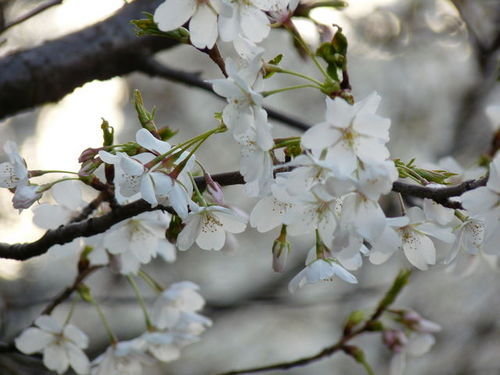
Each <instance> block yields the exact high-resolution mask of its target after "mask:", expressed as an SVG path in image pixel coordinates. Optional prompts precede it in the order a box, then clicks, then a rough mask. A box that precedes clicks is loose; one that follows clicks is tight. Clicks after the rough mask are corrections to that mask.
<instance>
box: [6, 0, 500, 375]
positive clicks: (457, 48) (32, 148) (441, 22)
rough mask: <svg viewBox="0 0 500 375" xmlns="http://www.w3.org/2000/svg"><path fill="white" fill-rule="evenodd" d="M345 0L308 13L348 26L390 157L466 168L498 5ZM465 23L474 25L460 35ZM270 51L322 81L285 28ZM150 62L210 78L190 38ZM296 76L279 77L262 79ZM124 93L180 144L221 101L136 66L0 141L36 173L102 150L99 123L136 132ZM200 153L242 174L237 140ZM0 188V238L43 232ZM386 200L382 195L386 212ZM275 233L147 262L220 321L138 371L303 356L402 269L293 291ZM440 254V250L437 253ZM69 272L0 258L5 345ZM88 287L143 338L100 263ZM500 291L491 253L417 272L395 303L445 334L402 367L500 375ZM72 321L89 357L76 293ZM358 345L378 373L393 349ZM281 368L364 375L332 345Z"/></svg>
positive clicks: (312, 103) (279, 81)
mask: <svg viewBox="0 0 500 375" xmlns="http://www.w3.org/2000/svg"><path fill="white" fill-rule="evenodd" d="M137 1H140V0H137ZM38 3H39V2H37V1H27V0H10V1H3V2H2V3H1V7H2V8H1V9H2V10H3V12H4V15H5V17H6V18H7V19H15V18H16V17H17V16H19V15H21V14H23V13H25V12H26V11H28V10H29V9H32V8H33V7H34V6H35V5H37V4H38ZM348 3H349V5H348V7H346V8H345V9H343V10H335V9H327V8H318V9H316V10H315V11H314V12H313V13H312V17H313V18H314V19H315V20H316V21H317V22H319V23H323V24H325V25H331V24H338V25H340V26H341V27H342V28H343V30H344V33H345V34H346V36H347V38H348V40H349V54H348V59H349V63H348V68H349V72H350V79H351V84H352V87H353V94H354V96H355V98H357V99H362V98H364V97H365V96H367V95H368V94H370V93H371V92H372V91H377V92H378V93H379V94H380V95H381V96H382V104H381V108H380V110H379V112H380V113H381V114H382V115H384V116H386V117H389V118H391V120H392V126H391V142H390V148H391V152H392V157H395V158H396V157H397V158H401V159H403V160H405V161H407V160H409V159H410V158H412V157H416V158H417V162H418V163H420V164H421V165H431V164H430V163H436V162H437V161H438V160H439V159H440V158H441V157H443V156H445V155H453V156H455V157H456V158H457V159H458V160H459V161H460V162H461V163H463V165H464V166H466V167H468V166H472V165H473V164H474V163H475V162H476V161H477V159H478V157H479V156H480V155H481V154H482V153H485V152H486V151H487V150H488V149H489V144H490V141H491V137H492V134H493V127H492V125H494V124H491V122H490V120H489V119H488V118H487V116H486V114H485V108H486V107H488V106H489V105H493V104H497V105H500V87H499V85H498V82H496V81H495V76H494V73H492V71H493V70H494V67H495V66H497V65H498V51H492V52H490V53H488V54H486V55H485V54H484V53H483V52H481V51H480V50H479V49H478V47H477V40H480V41H482V42H483V43H485V44H489V43H492V42H493V40H494V38H495V37H496V38H498V35H499V34H500V30H499V29H500V3H499V2H498V0H468V1H466V0H456V1H454V2H453V1H451V0H404V1H403V0H371V1H368V0H350V1H348ZM454 3H455V5H454ZM123 5H124V2H123V0H65V1H64V2H63V3H62V4H61V5H59V6H56V7H53V8H51V9H49V10H47V11H46V12H44V13H43V14H41V15H39V16H37V17H35V18H33V19H31V20H29V21H27V22H25V23H23V24H21V25H19V26H16V27H14V28H12V29H10V30H8V31H7V32H6V33H4V34H2V35H1V36H0V37H1V38H3V39H5V40H6V42H5V43H3V44H2V45H1V46H0V55H1V56H4V55H6V54H8V53H9V52H11V51H14V50H16V49H19V48H29V47H31V46H36V45H39V44H40V43H41V42H43V41H44V40H49V39H55V38H57V37H59V36H62V35H65V34H67V33H69V32H72V31H75V30H79V29H81V28H84V27H86V26H88V25H91V24H93V23H95V22H97V21H99V20H102V19H105V18H106V17H108V16H109V15H111V14H112V13H113V12H115V11H116V10H118V9H119V8H120V7H122V6H123ZM457 6H458V8H457ZM457 9H460V10H461V12H462V14H460V13H459V11H458V10H457ZM464 19H465V20H466V21H467V24H468V25H469V26H470V27H471V28H472V29H473V30H474V35H472V34H471V33H470V32H468V31H467V25H466V24H465V23H464ZM297 27H298V28H299V29H300V30H301V32H302V33H303V35H304V37H305V38H306V39H307V40H308V41H310V42H311V43H312V44H313V45H314V44H315V43H316V44H317V43H318V39H319V36H318V35H317V34H316V33H315V31H314V24H313V23H312V22H310V21H308V20H305V19H302V20H300V19H298V20H297ZM265 47H266V49H267V50H268V54H267V55H266V56H265V57H267V58H271V57H274V56H275V55H277V54H278V53H283V54H284V58H283V60H282V63H281V65H282V66H284V67H286V68H287V69H291V70H297V71H301V72H305V73H309V74H311V75H316V72H315V70H314V66H313V65H312V64H311V63H310V62H306V61H304V60H303V59H301V57H300V56H299V54H298V53H297V51H296V50H295V49H294V47H293V44H292V41H291V38H290V36H289V35H287V34H286V32H285V31H283V30H273V32H272V33H271V36H270V37H269V38H268V39H267V40H266V41H265ZM221 48H222V52H223V54H224V55H225V56H230V55H232V54H233V52H232V49H231V46H228V45H222V46H221ZM157 57H158V60H159V61H161V62H162V63H164V64H165V65H167V66H169V67H172V68H178V69H182V70H184V71H188V72H202V77H203V78H204V79H212V78H219V77H220V73H219V72H218V71H217V69H216V67H215V66H214V65H213V63H212V62H211V61H210V60H209V59H208V58H207V57H206V55H203V54H201V53H199V52H197V51H196V50H194V49H193V48H190V47H189V46H179V47H176V48H172V49H170V50H168V51H166V52H162V53H159V54H158V56H157ZM0 74H2V72H0ZM496 74H497V75H498V72H497V73H496ZM292 82H295V81H293V80H290V79H289V78H286V77H280V76H274V77H273V78H272V79H271V80H269V81H268V82H266V85H267V86H266V88H267V87H269V88H276V87H280V86H283V85H287V84H290V83H292ZM134 89H140V90H141V91H142V93H143V96H144V100H145V103H146V106H148V107H151V106H156V107H157V108H158V111H157V123H158V124H161V125H167V124H168V125H170V126H171V127H172V128H174V129H179V133H178V134H177V135H176V136H175V138H174V139H173V141H174V142H176V141H180V140H185V139H188V138H190V137H192V136H194V135H196V134H198V133H199V132H201V131H203V130H206V129H209V128H211V127H212V126H213V125H214V120H213V113H214V112H216V111H220V110H221V109H222V108H223V102H222V101H220V100H219V99H217V98H216V97H214V96H213V95H211V94H210V93H208V92H205V91H201V90H199V89H197V88H191V87H186V86H185V85H181V84H176V83H172V82H170V81H168V80H164V79H159V78H156V79H151V78H149V77H147V76H145V75H144V74H140V73H134V74H131V75H128V76H126V77H117V78H113V79H111V80H108V81H104V82H101V81H93V82H89V83H87V84H85V85H84V86H83V87H81V88H78V89H76V90H75V91H74V92H73V93H71V94H69V95H67V96H66V97H65V98H64V99H63V100H61V101H60V102H58V103H54V104H49V105H44V106H41V107H39V108H36V109H33V110H31V111H26V112H24V113H22V114H19V115H16V116H13V117H10V118H8V119H4V120H2V121H1V122H0V140H1V142H0V143H2V144H3V143H4V142H5V141H7V140H15V141H16V142H17V143H18V145H19V146H20V150H21V154H22V155H23V156H24V157H25V159H26V160H27V162H28V165H29V168H30V169H67V170H77V169H78V167H79V165H78V163H77V158H78V156H79V154H80V152H81V151H82V150H83V149H85V148H87V147H92V146H98V145H99V144H100V141H101V134H100V128H99V126H100V123H101V118H105V119H106V120H108V121H109V122H110V124H111V125H112V126H113V127H114V128H115V129H116V132H117V141H119V142H121V141H128V140H132V139H133V136H134V134H135V132H136V131H137V129H138V127H139V124H138V121H137V118H136V115H135V112H134V110H133V105H132V96H131V93H132V92H133V90H134ZM306 90H307V89H306ZM266 101H267V104H268V105H269V106H270V107H272V108H275V109H279V110H281V111H283V112H286V113H288V114H289V115H290V116H293V117H296V118H298V119H300V120H303V121H305V122H307V123H309V124H314V123H317V122H319V121H321V120H322V119H323V118H324V107H325V104H324V98H323V97H322V95H321V94H320V93H317V92H312V91H297V92H292V93H289V94H286V95H282V96H280V95H275V96H272V97H270V98H268V99H266ZM497 120H498V122H499V123H500V119H497ZM274 125H275V127H274V134H275V136H276V137H284V136H290V135H298V134H300V133H299V132H298V131H296V130H294V129H292V128H290V127H287V126H285V125H283V124H280V123H277V122H274ZM497 125H498V124H497ZM197 155H198V158H199V159H201V160H203V161H204V162H205V165H206V166H207V167H208V169H209V171H210V172H212V173H217V172H223V171H232V170H236V169H237V168H238V158H239V151H238V146H237V145H236V144H235V143H234V142H233V141H232V140H231V137H230V135H227V134H223V135H219V136H217V137H214V138H213V139H212V140H211V141H210V142H209V143H207V144H206V145H205V146H204V147H203V148H202V149H201V150H200V151H199V152H198V154H197ZM1 157H2V161H3V160H4V159H3V158H4V156H1ZM0 193H1V194H0V242H9V243H13V242H27V241H32V240H35V239H36V238H38V237H39V236H40V235H41V234H42V233H43V232H42V230H41V229H39V228H37V227H36V226H34V225H33V224H32V216H33V214H32V212H31V211H30V210H25V211H23V212H22V213H21V214H18V213H17V212H16V211H15V210H14V209H13V208H12V206H11V202H10V200H11V194H10V193H9V192H8V191H6V190H5V191H2V192H0ZM225 194H226V201H227V202H230V203H232V204H235V205H237V206H239V207H241V208H243V209H244V210H246V211H247V212H250V210H251V209H252V207H253V205H254V204H255V200H250V199H248V198H245V196H244V194H243V189H242V188H241V187H238V186H235V187H228V188H226V189H225ZM47 198H48V197H44V199H43V200H44V201H45V200H46V199H47ZM89 198H91V195H89ZM394 199H395V197H394V196H389V197H388V199H387V202H386V203H387V210H391V201H392V200H394ZM277 235H278V233H277V232H276V231H274V232H270V233H267V234H264V235H261V234H258V233H257V232H256V231H255V230H253V229H251V228H249V229H248V230H247V231H246V232H245V233H244V234H242V235H238V236H237V238H236V242H234V243H232V244H231V246H226V248H225V249H224V251H221V252H208V251H203V250H200V249H197V248H192V249H191V250H189V251H187V252H183V253H179V254H178V260H177V262H175V263H173V264H166V263H163V262H162V261H161V260H159V261H157V262H155V263H153V264H151V265H149V266H147V270H148V272H150V273H151V274H152V275H154V276H155V277H156V278H157V279H158V280H161V282H162V283H164V284H165V285H168V284H169V283H172V282H176V281H181V280H192V281H194V282H196V283H198V284H199V285H200V286H201V291H202V294H203V296H204V297H205V298H206V299H207V306H206V309H205V310H204V314H205V315H207V316H209V317H210V318H211V319H212V320H213V321H214V326H213V327H212V328H210V329H209V330H208V331H207V332H206V333H205V334H204V335H203V337H202V340H201V341H200V342H199V343H197V344H195V345H192V346H189V347H188V348H186V349H185V350H184V351H183V354H182V357H181V359H180V360H178V361H176V362H172V363H169V364H166V365H163V366H158V367H150V368H147V369H146V370H145V374H148V375H149V374H151V375H155V374H176V375H177V374H178V375H197V374H215V373H218V372H222V371H228V370H231V369H238V368H244V367H253V366H258V365H265V364H268V363H269V364H270V363H275V362H279V361H287V360H293V359H297V358H300V357H304V356H308V355H312V354H314V353H316V352H318V351H319V350H321V349H322V348H323V347H325V346H328V345H330V344H332V343H333V342H335V341H336V339H337V337H338V336H339V335H340V334H341V327H342V323H343V321H344V320H345V318H346V317H347V315H348V314H349V312H350V311H352V310H354V309H367V311H369V309H370V308H372V307H374V306H375V305H376V302H377V301H378V299H380V297H381V296H382V295H383V293H384V291H385V290H386V289H387V288H388V286H389V285H390V282H391V281H392V279H393V278H394V276H395V275H396V274H397V270H398V269H399V268H400V267H401V266H408V264H407V263H406V261H405V260H404V259H403V257H399V258H398V257H393V258H392V259H391V260H390V261H389V262H388V263H386V264H384V265H382V266H374V265H371V264H369V263H368V262H366V263H365V265H364V267H363V268H362V269H360V270H358V271H357V272H356V276H357V277H358V279H359V281H360V282H359V284H358V285H354V286H352V285H347V284H345V283H343V282H342V281H338V282H334V283H325V284H319V285H314V286H309V287H305V288H304V289H302V290H300V291H299V292H297V293H296V294H294V295H290V294H289V293H288V290H287V284H288V281H289V280H290V279H291V277H293V275H294V274H295V273H296V272H297V271H298V270H299V269H300V268H301V267H302V266H303V261H304V257H305V253H306V252H307V250H308V248H309V247H310V245H311V239H310V238H294V239H293V242H292V243H293V254H292V256H291V259H290V262H289V265H288V271H287V272H285V273H284V274H275V273H273V272H272V271H271V251H270V249H271V245H272V242H273V240H274V238H276V237H277ZM499 246H500V244H499ZM445 255H446V254H445V253H442V254H440V257H441V259H442V258H444V257H445ZM75 274H76V265H75V254H73V253H70V252H69V253H68V254H63V255H62V256H61V253H58V255H57V256H56V255H55V254H51V253H50V252H49V253H48V254H46V255H44V256H41V257H38V258H36V259H33V260H30V261H27V262H16V261H9V260H0V341H3V342H10V341H12V339H13V338H14V337H15V336H16V335H17V334H18V333H19V332H20V331H21V330H22V329H23V328H25V327H26V326H28V325H29V324H30V323H31V322H32V320H33V319H34V318H36V316H37V314H38V313H39V312H40V311H41V310H42V309H43V307H44V306H45V304H47V303H48V301H50V299H51V298H53V297H54V296H55V295H56V294H57V293H58V291H60V290H61V289H63V288H64V287H65V286H67V285H70V284H71V283H72V280H73V277H74V275H75ZM89 285H90V286H91V287H92V288H93V290H94V294H95V295H96V296H97V298H98V301H99V302H100V303H102V305H103V308H104V311H105V313H106V314H107V315H108V316H109V317H110V320H111V323H112V325H113V327H114V329H115V330H116V332H118V334H119V336H120V338H123V339H127V338H132V337H134V336H137V335H139V334H140V333H142V332H143V330H144V323H143V321H142V315H141V312H140V309H139V307H138V305H137V303H136V302H135V299H134V298H133V292H132V290H130V288H129V287H128V284H127V283H126V282H125V281H124V280H123V279H122V278H120V277H119V276H118V275H115V274H112V273H111V272H109V271H107V270H101V271H99V272H97V273H96V274H95V275H94V276H92V277H91V278H90V279H89ZM144 293H145V295H146V296H148V299H150V300H152V298H153V297H154V294H153V293H152V292H151V291H149V290H148V289H147V287H146V286H144ZM499 295H500V275H499V273H498V270H497V269H496V268H495V267H493V266H492V265H491V262H480V264H479V265H478V266H477V268H476V269H475V270H474V272H472V273H471V274H469V275H466V276H464V275H460V274H457V273H456V272H450V270H449V269H447V267H445V266H444V265H442V264H438V265H436V266H435V267H433V268H432V269H431V270H429V271H427V272H418V271H417V272H414V274H413V276H412V279H411V283H410V286H409V287H408V288H407V289H406V290H405V291H404V293H403V294H402V295H401V297H400V298H399V299H398V300H397V303H396V305H395V306H398V307H408V308H413V309H415V310H417V311H419V312H420V313H421V314H422V315H424V316H425V317H427V318H429V319H431V320H433V321H436V322H438V323H439V324H441V325H442V327H443V331H442V332H441V333H439V334H437V336H436V338H437V342H436V344H435V346H434V348H433V349H432V351H431V352H430V353H428V354H426V355H424V356H423V357H421V358H418V359H409V361H408V368H407V370H406V374H433V375H445V374H450V375H451V374H464V375H465V374H467V375H492V374H500V356H499V353H500V320H499V318H498V316H499V313H500V298H499V297H498V296H499ZM68 309H69V304H64V305H62V306H60V307H59V308H58V309H57V310H56V315H58V316H60V317H61V319H64V317H65V315H66V314H67V312H68ZM73 319H74V321H75V323H76V324H77V325H79V326H80V327H81V328H82V329H83V330H84V331H85V332H86V333H88V334H89V336H90V338H91V343H92V344H91V347H90V349H89V351H88V352H89V355H90V356H91V357H95V356H96V355H97V354H99V353H100V352H102V351H103V349H104V348H105V347H106V345H107V342H106V336H105V333H104V330H103V329H102V328H101V325H100V324H101V323H100V322H99V319H98V317H97V315H96V314H95V311H94V310H93V308H92V307H91V306H88V305H86V304H84V303H78V304H77V310H76V312H75V315H74V318H73ZM354 343H356V344H357V345H359V346H361V347H362V348H363V349H365V351H366V353H367V358H368V361H369V363H370V364H372V365H373V368H374V369H375V372H376V373H377V374H385V373H387V371H388V370H387V366H388V363H389V361H390V358H391V353H390V352H389V351H388V350H387V349H386V348H384V347H383V345H382V344H381V342H380V337H379V336H377V335H371V336H370V335H365V337H363V338H360V339H357V340H355V341H354ZM45 373H48V372H47V371H46V370H44V369H43V368H41V367H38V365H37V363H36V361H32V360H28V359H26V358H24V357H21V356H18V355H13V354H2V355H0V374H45ZM276 373H279V372H276ZM286 373H288V374H315V375H322V374H334V375H340V374H364V370H363V368H362V367H360V366H359V365H358V364H356V363H354V361H352V359H351V358H348V357H346V356H345V355H343V354H336V355H335V356H334V357H331V358H326V359H323V360H321V361H318V362H316V363H315V364H312V365H309V366H307V367H302V368H296V369H292V370H289V371H288V372H286Z"/></svg>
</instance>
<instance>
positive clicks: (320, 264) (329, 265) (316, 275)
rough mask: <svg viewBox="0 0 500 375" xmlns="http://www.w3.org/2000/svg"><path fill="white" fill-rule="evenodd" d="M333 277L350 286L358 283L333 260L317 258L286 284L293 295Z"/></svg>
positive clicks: (331, 279)
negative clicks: (308, 286)
mask: <svg viewBox="0 0 500 375" xmlns="http://www.w3.org/2000/svg"><path fill="white" fill-rule="evenodd" d="M311 251H312V250H311ZM335 276H337V277H339V278H340V279H342V280H344V281H346V282H348V283H351V284H357V283H358V280H357V279H356V277H355V276H354V275H353V274H351V273H350V272H349V271H347V270H346V269H344V267H342V266H341V265H340V264H338V263H337V261H336V260H335V259H332V258H317V259H314V260H313V261H312V262H310V263H308V264H307V265H306V267H305V268H304V269H303V270H302V271H300V272H299V273H298V274H297V275H295V277H294V278H293V279H292V280H291V281H290V283H289V284H288V290H289V291H290V292H291V293H293V292H295V291H296V290H297V289H298V288H302V287H303V286H304V285H306V284H315V283H317V282H319V281H333V279H334V277H335Z"/></svg>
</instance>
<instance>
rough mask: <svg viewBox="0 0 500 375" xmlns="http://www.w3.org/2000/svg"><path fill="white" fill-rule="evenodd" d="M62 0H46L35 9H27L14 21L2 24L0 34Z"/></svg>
mask: <svg viewBox="0 0 500 375" xmlns="http://www.w3.org/2000/svg"><path fill="white" fill-rule="evenodd" d="M63 1H64V0H50V1H47V2H46V3H45V4H40V5H39V6H37V7H36V8H35V9H33V10H31V11H29V12H28V13H26V14H23V15H22V16H21V17H19V18H18V19H15V20H14V21H12V22H9V23H7V24H6V25H4V26H2V28H1V29H0V34H1V33H3V32H5V31H6V30H8V29H10V28H11V27H14V26H16V25H19V24H20V23H23V22H24V21H27V20H29V19H30V18H32V17H34V16H36V15H37V14H40V13H42V12H44V11H46V10H47V9H49V8H52V7H53V6H55V5H59V4H61V3H62V2H63Z"/></svg>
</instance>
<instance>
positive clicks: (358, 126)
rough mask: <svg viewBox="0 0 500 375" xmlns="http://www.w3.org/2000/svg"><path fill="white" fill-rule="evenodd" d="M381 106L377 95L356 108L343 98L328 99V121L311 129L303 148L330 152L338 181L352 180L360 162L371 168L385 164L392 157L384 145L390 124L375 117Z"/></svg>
mask: <svg viewBox="0 0 500 375" xmlns="http://www.w3.org/2000/svg"><path fill="white" fill-rule="evenodd" d="M379 103H380V96H378V94H377V93H375V92H374V93H373V94H371V95H370V96H369V97H367V98H365V99H364V100H361V101H359V102H357V103H356V104H354V105H350V104H348V103H346V102H345V101H344V100H343V99H341V98H336V99H335V100H332V99H330V98H326V106H327V109H326V119H325V121H324V122H322V123H319V124H317V125H314V126H313V127H311V128H310V129H308V130H307V131H306V132H305V133H304V134H303V135H302V144H303V145H304V147H306V148H309V149H312V150H319V151H321V150H323V149H327V150H328V153H327V156H326V159H327V160H331V162H332V163H333V168H334V172H335V174H336V175H338V176H339V177H350V176H351V174H352V172H354V171H355V170H356V169H357V168H358V164H359V161H361V162H362V163H364V164H368V165H369V164H372V163H376V162H378V163H381V162H384V161H385V160H386V159H387V158H388V157H389V151H388V150H387V148H386V146H385V143H387V141H389V127H390V124H391V122H390V120H389V119H386V118H383V117H381V116H379V115H377V114H375V111H376V110H377V108H378V105H379Z"/></svg>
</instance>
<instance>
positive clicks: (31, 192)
mask: <svg viewBox="0 0 500 375" xmlns="http://www.w3.org/2000/svg"><path fill="white" fill-rule="evenodd" d="M40 189H41V187H40V186H38V185H31V184H30V183H29V181H28V180H21V181H19V182H18V184H17V187H16V191H15V193H14V197H12V203H13V206H14V208H17V209H18V210H19V211H22V210H23V209H24V208H30V207H31V205H32V204H33V203H35V202H36V201H37V200H39V199H40V198H41V197H42V193H41V192H40Z"/></svg>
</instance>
